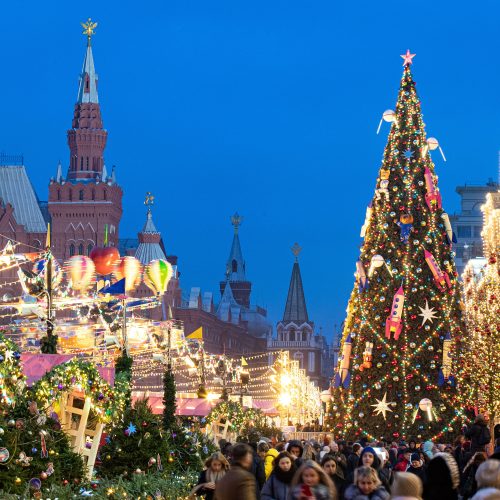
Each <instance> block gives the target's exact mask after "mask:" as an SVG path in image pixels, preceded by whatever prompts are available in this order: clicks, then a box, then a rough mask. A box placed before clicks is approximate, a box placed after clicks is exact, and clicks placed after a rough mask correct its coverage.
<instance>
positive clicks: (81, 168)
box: [80, 156, 83, 170]
mask: <svg viewBox="0 0 500 500" xmlns="http://www.w3.org/2000/svg"><path fill="white" fill-rule="evenodd" d="M80 170H83V156H82V157H81V158H80Z"/></svg>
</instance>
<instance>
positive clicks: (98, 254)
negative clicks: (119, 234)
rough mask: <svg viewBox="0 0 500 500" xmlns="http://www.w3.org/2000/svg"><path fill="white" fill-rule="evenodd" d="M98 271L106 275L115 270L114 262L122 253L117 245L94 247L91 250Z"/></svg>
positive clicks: (91, 256)
mask: <svg viewBox="0 0 500 500" xmlns="http://www.w3.org/2000/svg"><path fill="white" fill-rule="evenodd" d="M90 258H91V259H92V261H93V262H94V265H95V270H96V272H97V273H99V274H102V275H106V274H111V272H112V271H113V264H114V263H115V262H116V261H117V260H119V259H120V253H119V252H118V250H117V249H116V248H115V247H103V248H101V247H94V248H93V249H92V251H91V252H90Z"/></svg>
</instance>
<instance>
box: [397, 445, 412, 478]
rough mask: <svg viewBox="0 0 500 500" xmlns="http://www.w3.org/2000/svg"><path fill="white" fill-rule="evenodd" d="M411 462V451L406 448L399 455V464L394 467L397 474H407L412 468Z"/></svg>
mask: <svg viewBox="0 0 500 500" xmlns="http://www.w3.org/2000/svg"><path fill="white" fill-rule="evenodd" d="M410 462H411V450H410V448H406V449H404V450H403V451H402V453H401V454H400V455H399V458H398V462H397V463H396V465H395V466H394V471H395V472H406V469H408V467H409V466H410Z"/></svg>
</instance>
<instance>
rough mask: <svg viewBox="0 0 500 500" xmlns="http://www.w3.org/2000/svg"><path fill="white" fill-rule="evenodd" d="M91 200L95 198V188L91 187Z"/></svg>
mask: <svg viewBox="0 0 500 500" xmlns="http://www.w3.org/2000/svg"><path fill="white" fill-rule="evenodd" d="M92 200H95V189H92Z"/></svg>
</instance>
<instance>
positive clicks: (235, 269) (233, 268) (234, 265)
mask: <svg viewBox="0 0 500 500" xmlns="http://www.w3.org/2000/svg"><path fill="white" fill-rule="evenodd" d="M231 272H232V273H237V272H238V262H236V259H233V260H232V262H231Z"/></svg>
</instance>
